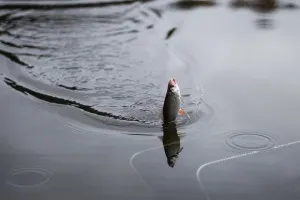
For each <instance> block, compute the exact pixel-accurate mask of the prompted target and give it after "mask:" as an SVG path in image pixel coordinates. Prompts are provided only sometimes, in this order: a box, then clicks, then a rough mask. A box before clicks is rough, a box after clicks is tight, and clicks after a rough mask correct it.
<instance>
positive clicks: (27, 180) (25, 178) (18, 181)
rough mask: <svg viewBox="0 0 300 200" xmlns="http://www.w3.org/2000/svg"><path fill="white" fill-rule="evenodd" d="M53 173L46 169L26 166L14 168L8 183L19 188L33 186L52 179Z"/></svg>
mask: <svg viewBox="0 0 300 200" xmlns="http://www.w3.org/2000/svg"><path fill="white" fill-rule="evenodd" d="M51 177H52V173H51V172H49V171H48V170H45V169H39V168H24V169H16V170H13V171H12V172H11V174H10V176H9V178H8V180H7V184H9V185H11V186H13V187H18V188H32V187H38V186H41V185H43V184H46V183H47V182H48V181H50V179H51Z"/></svg>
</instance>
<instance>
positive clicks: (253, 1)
mask: <svg viewBox="0 0 300 200" xmlns="http://www.w3.org/2000/svg"><path fill="white" fill-rule="evenodd" d="M230 6H231V7H232V8H248V9H251V10H254V11H256V12H261V13H268V12H273V11H274V10H276V9H294V8H298V6H297V5H296V4H294V3H280V2H278V1H276V0H233V1H231V2H230Z"/></svg>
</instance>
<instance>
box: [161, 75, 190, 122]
mask: <svg viewBox="0 0 300 200" xmlns="http://www.w3.org/2000/svg"><path fill="white" fill-rule="evenodd" d="M181 103H183V100H182V97H181V94H180V89H179V86H178V84H177V82H176V80H175V79H174V78H172V79H170V80H169V82H168V88H167V92H166V96H165V101H164V105H163V113H162V114H163V121H164V123H169V122H174V121H175V120H176V118H177V116H178V114H179V115H184V114H186V113H185V111H184V110H183V108H181ZM187 116H188V115H187Z"/></svg>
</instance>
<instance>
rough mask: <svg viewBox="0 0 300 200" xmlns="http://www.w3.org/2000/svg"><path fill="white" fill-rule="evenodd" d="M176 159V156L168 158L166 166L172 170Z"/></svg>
mask: <svg viewBox="0 0 300 200" xmlns="http://www.w3.org/2000/svg"><path fill="white" fill-rule="evenodd" d="M177 158H178V157H177V155H176V156H172V157H170V158H168V165H169V166H170V167H172V168H173V167H174V166H175V163H176V160H177Z"/></svg>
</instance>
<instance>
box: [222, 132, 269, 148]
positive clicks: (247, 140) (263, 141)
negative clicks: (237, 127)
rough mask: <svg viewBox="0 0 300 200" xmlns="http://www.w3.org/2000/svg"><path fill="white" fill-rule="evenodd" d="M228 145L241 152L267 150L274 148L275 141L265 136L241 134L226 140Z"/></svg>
mask: <svg viewBox="0 0 300 200" xmlns="http://www.w3.org/2000/svg"><path fill="white" fill-rule="evenodd" d="M226 143H227V145H229V146H230V147H232V148H235V149H239V150H249V151H254V150H265V149H270V148H272V147H273V146H274V141H273V139H272V138H271V137H270V136H268V135H265V134H261V133H252V132H240V133H234V134H232V135H230V136H229V137H228V139H227V140H226Z"/></svg>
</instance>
